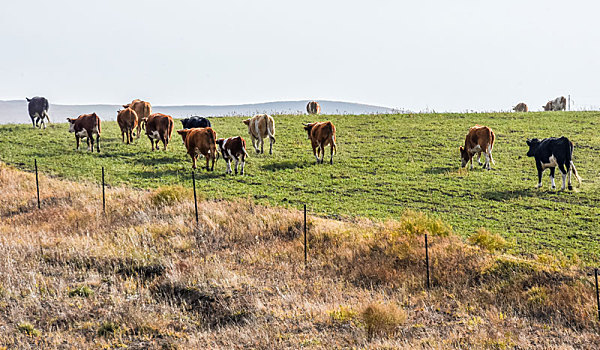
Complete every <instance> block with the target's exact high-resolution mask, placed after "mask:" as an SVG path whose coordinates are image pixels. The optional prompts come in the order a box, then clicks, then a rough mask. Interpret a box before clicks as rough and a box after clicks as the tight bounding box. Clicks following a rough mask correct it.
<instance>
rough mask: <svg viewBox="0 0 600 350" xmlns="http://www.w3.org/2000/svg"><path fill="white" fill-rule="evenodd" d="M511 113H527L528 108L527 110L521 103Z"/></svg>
mask: <svg viewBox="0 0 600 350" xmlns="http://www.w3.org/2000/svg"><path fill="white" fill-rule="evenodd" d="M513 111H515V112H527V111H529V108H527V105H526V104H525V103H523V102H521V103H519V104H517V105H516V106H514V107H513Z"/></svg>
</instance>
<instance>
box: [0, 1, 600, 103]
mask: <svg viewBox="0 0 600 350" xmlns="http://www.w3.org/2000/svg"><path fill="white" fill-rule="evenodd" d="M599 14H600V2H598V1H577V0H575V1H568V2H567V1H554V0H546V1H528V0H518V1H515V0H503V1H489V0H488V1H482V0H453V1H447V0H443V1H428V0H422V1H400V0H396V1H388V0H371V1H353V0H346V1H326V0H321V1H312V0H304V1H282V0H279V1H266V0H255V1H234V0H221V1H182V0H170V1H154V0H146V1H128V0H117V1H113V0H103V1H94V2H91V1H81V0H80V1H67V0H53V1H46V0H44V1H38V0H27V1H13V0H3V1H2V3H1V4H0V53H1V54H0V100H11V99H23V98H24V97H25V96H33V95H39V96H46V97H47V98H48V99H49V100H50V103H51V104H52V103H60V104H103V103H107V104H119V103H124V102H128V101H130V100H132V99H133V98H141V99H143V100H148V101H151V102H152V103H153V104H155V105H182V104H186V105H191V104H203V105H224V104H242V103H258V102H268V101H284V100H303V99H316V100H339V101H347V102H359V103H367V104H373V105H381V106H386V107H394V108H400V109H408V110H414V111H425V110H435V111H455V112H463V111H471V110H474V111H499V110H509V109H510V108H511V107H512V106H514V105H516V104H517V103H518V102H525V103H527V104H528V105H529V108H530V110H541V106H542V105H543V104H545V102H546V101H548V100H550V99H553V98H555V97H557V96H561V95H564V96H568V95H571V99H572V101H573V108H574V109H582V108H595V109H598V108H599V106H600V94H599V91H598V89H599V87H600V69H599V68H600V21H599V20H598V19H597V18H598V15H599Z"/></svg>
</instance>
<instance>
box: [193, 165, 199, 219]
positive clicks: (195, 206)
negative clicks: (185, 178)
mask: <svg viewBox="0 0 600 350" xmlns="http://www.w3.org/2000/svg"><path fill="white" fill-rule="evenodd" d="M192 186H193V187H194V208H195V209H196V226H198V200H197V199H196V176H194V170H192Z"/></svg>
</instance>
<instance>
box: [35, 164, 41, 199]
mask: <svg viewBox="0 0 600 350" xmlns="http://www.w3.org/2000/svg"><path fill="white" fill-rule="evenodd" d="M33 164H34V166H35V187H36V188H37V205H38V209H40V208H41V204H40V181H39V179H38V168H37V159H34V160H33Z"/></svg>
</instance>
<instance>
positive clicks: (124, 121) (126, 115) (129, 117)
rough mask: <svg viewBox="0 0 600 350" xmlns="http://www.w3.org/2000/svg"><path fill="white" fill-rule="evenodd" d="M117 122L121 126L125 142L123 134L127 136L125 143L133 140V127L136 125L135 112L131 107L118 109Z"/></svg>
mask: <svg viewBox="0 0 600 350" xmlns="http://www.w3.org/2000/svg"><path fill="white" fill-rule="evenodd" d="M117 124H119V128H121V139H123V142H125V136H127V144H129V143H131V142H133V129H135V127H136V126H137V125H138V116H137V113H136V112H135V111H134V110H133V109H131V108H125V109H123V110H120V111H119V112H118V114H117Z"/></svg>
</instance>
